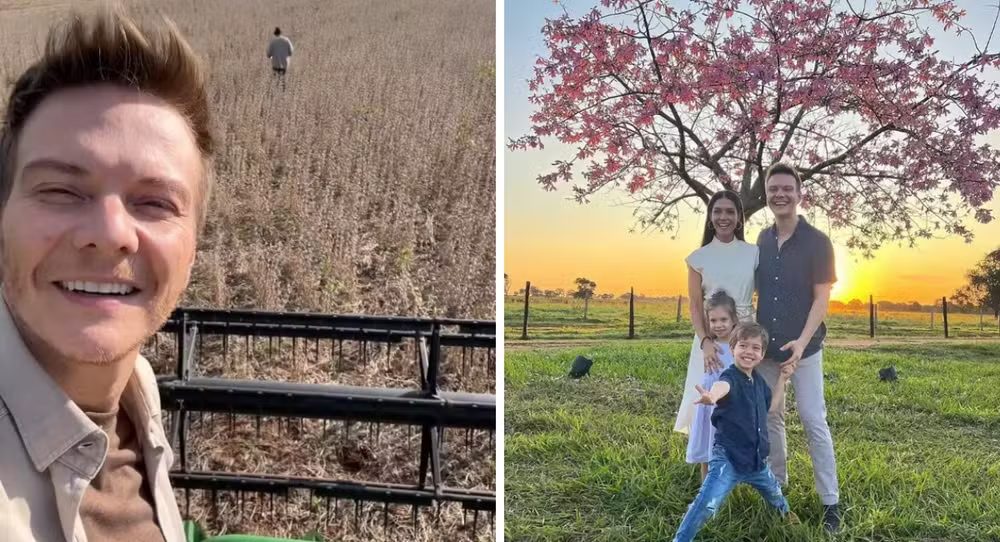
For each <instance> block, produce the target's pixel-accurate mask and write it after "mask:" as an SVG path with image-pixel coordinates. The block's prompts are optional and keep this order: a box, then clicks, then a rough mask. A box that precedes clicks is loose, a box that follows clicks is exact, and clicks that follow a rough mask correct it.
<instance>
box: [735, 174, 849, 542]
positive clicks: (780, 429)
mask: <svg viewBox="0 0 1000 542" xmlns="http://www.w3.org/2000/svg"><path fill="white" fill-rule="evenodd" d="M764 190H765V197H766V198H767V207H768V208H769V209H770V210H771V213H772V214H774V225H773V226H771V227H770V228H766V229H764V230H763V231H761V232H760V235H759V236H758V237H757V246H758V248H759V249H760V258H759V260H758V261H759V263H758V265H757V271H756V277H755V282H756V284H757V297H758V302H757V321H758V322H760V324H761V325H763V326H764V327H766V328H767V330H768V331H769V332H770V334H771V338H770V340H769V341H768V344H767V352H766V353H765V355H764V358H765V359H764V361H763V362H762V363H761V364H760V366H759V367H758V370H759V371H760V374H761V375H763V376H764V379H765V380H766V381H767V384H768V386H771V387H772V388H774V386H776V385H778V376H779V374H780V373H781V371H782V369H783V368H785V369H788V370H791V371H794V372H793V373H792V376H791V378H790V379H789V380H791V382H792V386H794V387H795V404H796V407H797V409H798V413H799V419H800V420H801V421H802V426H803V428H804V429H805V433H806V440H807V441H808V443H809V457H810V458H811V459H812V465H813V478H814V479H815V482H816V491H817V492H818V493H819V497H820V500H821V501H822V503H823V526H824V528H825V529H826V530H827V531H829V532H836V531H838V530H839V529H840V520H841V518H840V511H839V509H838V503H839V501H840V489H839V486H838V481H837V461H836V459H835V458H834V454H833V437H832V436H831V434H830V426H829V424H827V421H826V400H825V399H824V397H823V339H824V338H825V337H826V325H825V324H824V323H823V319H824V318H825V317H826V313H827V310H828V308H829V304H830V291H831V290H832V288H833V283H834V282H836V281H837V272H836V266H835V265H834V257H833V244H832V243H831V242H830V238H829V237H827V236H826V235H825V234H824V233H823V232H821V231H819V230H818V229H816V228H814V227H813V226H812V225H810V224H809V223H808V222H806V220H805V219H804V218H802V217H801V216H799V214H798V208H799V207H798V206H799V202H801V201H802V178H801V177H800V176H799V173H798V171H796V170H795V168H794V167H792V166H790V165H787V164H782V163H778V164H774V165H773V166H771V167H770V169H768V171H767V174H766V176H765V180H764ZM767 430H768V436H769V439H770V442H771V453H770V456H769V460H770V463H771V468H772V469H773V470H774V475H775V476H776V477H777V478H778V480H780V481H781V483H782V484H783V485H784V484H787V483H788V471H787V462H788V460H787V444H786V441H785V404H784V399H782V401H781V405H779V406H778V408H775V409H772V410H771V411H770V412H769V413H768V420H767Z"/></svg>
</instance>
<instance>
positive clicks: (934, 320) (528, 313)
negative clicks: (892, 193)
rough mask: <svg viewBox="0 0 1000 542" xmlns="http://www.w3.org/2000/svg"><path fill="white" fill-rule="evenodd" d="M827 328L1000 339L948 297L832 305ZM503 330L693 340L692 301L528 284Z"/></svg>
mask: <svg viewBox="0 0 1000 542" xmlns="http://www.w3.org/2000/svg"><path fill="white" fill-rule="evenodd" d="M525 292H527V294H526V293H525ZM901 307H902V308H901ZM824 321H825V323H826V326H827V337H829V338H841V339H850V338H857V339H863V338H869V339H877V338H891V337H893V338H903V337H925V338H933V337H940V338H988V337H1000V319H998V318H997V316H996V314H994V313H993V311H991V310H990V309H987V308H978V309H975V310H973V311H971V312H970V310H969V309H968V308H967V307H957V306H956V305H955V304H954V303H952V302H950V301H949V300H948V298H947V296H942V297H941V298H940V299H939V300H938V301H937V302H936V303H935V304H933V305H912V304H911V305H909V306H907V305H906V304H903V303H895V302H892V301H890V300H888V299H880V298H879V297H878V296H877V295H874V294H872V295H870V296H869V297H868V299H867V300H866V302H862V303H856V302H854V303H851V304H844V303H840V302H834V303H832V304H831V309H830V311H829V312H828V313H827V317H826V318H825V320H824ZM504 322H505V324H504V338H505V339H507V340H518V339H519V340H531V339H565V340H569V339H584V338H591V339H598V338H602V339H603V338H629V339H632V338H687V337H690V336H691V335H692V333H693V332H692V328H691V318H690V306H689V304H688V298H687V297H685V296H683V295H677V296H673V297H655V298H653V297H645V296H637V295H635V289H634V288H633V289H632V290H631V291H630V292H629V293H628V294H624V295H622V296H619V297H616V298H608V297H604V298H598V297H593V298H591V299H589V300H588V299H577V298H573V297H566V296H553V295H539V292H538V291H537V289H532V287H531V283H530V282H528V283H527V284H526V285H525V289H524V290H523V291H522V292H518V294H516V295H508V296H505V303H504Z"/></svg>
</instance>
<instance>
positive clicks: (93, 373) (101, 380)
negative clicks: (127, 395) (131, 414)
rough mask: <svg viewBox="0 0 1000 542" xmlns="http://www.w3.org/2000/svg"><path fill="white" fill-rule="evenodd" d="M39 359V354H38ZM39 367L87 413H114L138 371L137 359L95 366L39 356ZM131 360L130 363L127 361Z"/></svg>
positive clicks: (132, 357)
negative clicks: (45, 358)
mask: <svg viewBox="0 0 1000 542" xmlns="http://www.w3.org/2000/svg"><path fill="white" fill-rule="evenodd" d="M36 356H37V355H36ZM36 359H38V363H39V365H41V366H42V368H43V369H45V372H46V373H48V374H49V376H50V377H52V379H53V380H55V381H56V384H58V385H59V387H60V388H62V390H63V391H64V392H65V393H66V395H67V396H69V398H70V400H71V401H73V402H74V403H76V405H77V406H78V407H80V410H83V411H85V412H111V411H112V410H114V409H115V407H116V406H117V405H118V401H119V399H121V396H122V393H123V392H124V391H125V386H126V385H128V380H129V378H131V377H132V371H133V370H134V369H135V359H136V358H135V356H126V357H125V358H123V359H120V360H116V361H113V362H110V363H104V364H96V363H86V362H80V361H73V360H62V359H60V360H54V359H52V358H51V357H49V358H48V359H47V360H43V359H44V358H41V357H36ZM126 360H128V361H126Z"/></svg>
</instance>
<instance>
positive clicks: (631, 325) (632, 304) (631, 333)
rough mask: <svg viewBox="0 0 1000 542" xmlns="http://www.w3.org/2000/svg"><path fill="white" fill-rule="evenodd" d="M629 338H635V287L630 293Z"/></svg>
mask: <svg viewBox="0 0 1000 542" xmlns="http://www.w3.org/2000/svg"><path fill="white" fill-rule="evenodd" d="M628 338H629V339H634V338H635V288H632V289H631V290H629V293H628Z"/></svg>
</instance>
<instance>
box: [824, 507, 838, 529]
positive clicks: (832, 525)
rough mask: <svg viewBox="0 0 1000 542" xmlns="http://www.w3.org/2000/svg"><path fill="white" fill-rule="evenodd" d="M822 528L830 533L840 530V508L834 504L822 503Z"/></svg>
mask: <svg viewBox="0 0 1000 542" xmlns="http://www.w3.org/2000/svg"><path fill="white" fill-rule="evenodd" d="M823 528H824V529H826V532H828V533H831V534H832V533H836V532H838V531H840V510H839V509H838V508H837V505H836V504H829V505H823Z"/></svg>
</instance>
